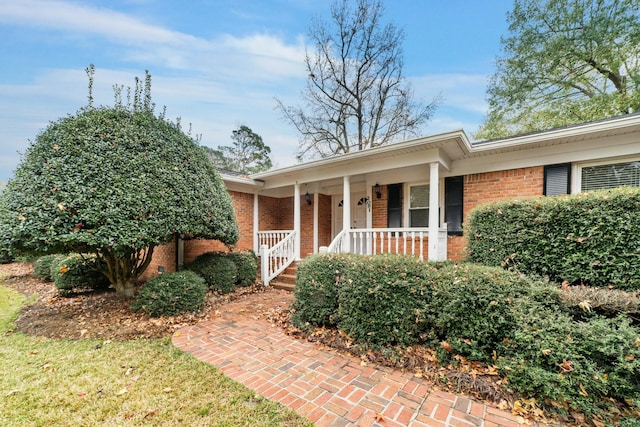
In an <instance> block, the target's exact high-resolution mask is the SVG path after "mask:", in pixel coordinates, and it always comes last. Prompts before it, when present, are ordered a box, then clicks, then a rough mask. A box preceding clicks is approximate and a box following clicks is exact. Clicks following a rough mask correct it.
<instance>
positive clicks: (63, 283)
mask: <svg viewBox="0 0 640 427" xmlns="http://www.w3.org/2000/svg"><path fill="white" fill-rule="evenodd" d="M51 278H52V279H53V282H54V284H55V286H56V288H57V289H58V290H59V291H60V294H61V295H65V296H66V295H69V294H70V293H71V291H72V290H74V289H95V290H104V289H107V288H109V285H110V283H109V279H107V277H106V276H105V275H104V274H102V273H101V272H100V271H98V270H97V268H96V260H95V258H91V257H82V256H80V255H77V254H74V255H68V256H65V257H61V258H60V259H58V262H57V263H52V264H51Z"/></svg>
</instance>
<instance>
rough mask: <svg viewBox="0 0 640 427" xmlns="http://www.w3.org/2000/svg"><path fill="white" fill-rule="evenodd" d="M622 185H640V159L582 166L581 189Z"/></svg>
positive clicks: (599, 188) (602, 188)
mask: <svg viewBox="0 0 640 427" xmlns="http://www.w3.org/2000/svg"><path fill="white" fill-rule="evenodd" d="M621 186H629V187H640V160H636V161H632V162H622V163H613V164H608V165H596V166H583V167H582V172H581V185H580V190H581V191H590V190H604V189H607V188H615V187H621Z"/></svg>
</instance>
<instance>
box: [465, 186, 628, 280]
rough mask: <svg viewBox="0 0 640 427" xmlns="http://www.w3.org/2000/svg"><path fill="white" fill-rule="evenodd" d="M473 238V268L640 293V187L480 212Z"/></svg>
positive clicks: (475, 214) (471, 224) (474, 215)
mask: <svg viewBox="0 0 640 427" xmlns="http://www.w3.org/2000/svg"><path fill="white" fill-rule="evenodd" d="M467 235H468V237H469V239H468V253H469V259H470V260H472V261H474V262H479V263H482V264H487V265H493V266H503V267H507V268H514V269H517V270H519V271H522V272H525V273H533V274H538V275H544V276H548V277H549V278H550V279H551V280H553V281H556V282H562V281H564V280H567V281H568V282H569V283H571V284H586V285H589V286H597V287H608V286H613V287H615V288H618V289H625V290H638V289H640V245H639V244H638V239H637V236H638V235H640V188H618V189H614V190H606V191H594V192H590V193H583V194H579V195H574V196H566V197H544V198H533V199H524V200H515V201H502V202H497V203H491V204H487V205H483V206H479V207H477V208H475V209H474V210H473V211H472V212H471V213H470V214H469V218H468V221H467Z"/></svg>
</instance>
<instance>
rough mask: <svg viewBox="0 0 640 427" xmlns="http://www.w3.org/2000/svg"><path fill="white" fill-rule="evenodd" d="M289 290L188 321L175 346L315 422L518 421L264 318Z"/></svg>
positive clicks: (282, 302)
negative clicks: (194, 322)
mask: <svg viewBox="0 0 640 427" xmlns="http://www.w3.org/2000/svg"><path fill="white" fill-rule="evenodd" d="M291 299H292V295H291V293H288V292H284V291H275V290H273V291H269V292H266V293H264V294H257V295H251V296H248V297H245V298H243V299H242V300H240V301H235V302H232V303H229V304H226V305H225V306H224V307H223V308H221V309H220V310H221V312H220V313H219V316H220V317H218V318H216V319H214V320H211V321H207V322H203V323H200V324H197V325H193V326H189V327H185V328H183V329H181V330H179V331H178V332H176V333H175V334H174V336H173V344H174V345H175V346H177V347H178V348H180V349H182V350H183V351H185V352H188V353H190V354H192V355H193V356H195V357H196V358H198V359H200V360H202V361H204V362H206V363H210V364H212V365H214V366H216V367H217V368H218V369H220V370H221V371H222V372H223V373H224V374H225V375H227V376H228V377H230V378H233V379H234V380H236V381H239V382H241V383H242V384H244V385H245V386H247V387H249V388H250V389H252V390H255V391H256V392H257V393H259V394H261V395H262V396H264V397H266V398H268V399H272V400H275V401H277V402H280V403H281V404H283V405H285V406H287V407H289V408H291V409H293V410H295V411H296V412H298V413H299V414H301V415H302V416H304V417H306V418H308V419H309V420H311V421H312V422H314V423H315V424H316V425H317V426H347V425H357V426H367V427H368V426H387V427H391V426H485V427H495V426H507V427H512V426H518V425H520V424H518V420H517V418H516V417H515V416H513V415H511V413H509V412H505V411H502V410H499V409H497V408H493V407H491V406H487V405H484V404H482V403H479V402H476V401H474V400H472V399H470V398H469V397H464V396H456V395H454V394H451V393H447V392H443V391H434V390H432V389H431V388H430V386H429V384H428V383H426V382H423V381H422V380H420V379H417V378H415V377H414V376H413V375H412V374H411V373H403V372H400V371H396V370H393V369H389V368H384V367H378V366H362V365H361V364H360V359H358V358H356V357H351V356H348V355H344V354H341V353H338V352H336V351H333V350H331V349H328V348H326V347H323V346H320V345H318V344H313V343H310V342H307V341H303V340H299V339H295V338H292V337H290V336H287V335H285V334H284V333H283V331H282V330H281V329H280V328H278V327H276V326H274V325H273V324H272V323H270V322H269V321H267V320H265V319H264V317H265V316H264V315H265V313H266V312H268V310H269V309H270V308H272V307H274V306H276V305H281V306H285V307H286V306H288V304H289V302H290V301H291Z"/></svg>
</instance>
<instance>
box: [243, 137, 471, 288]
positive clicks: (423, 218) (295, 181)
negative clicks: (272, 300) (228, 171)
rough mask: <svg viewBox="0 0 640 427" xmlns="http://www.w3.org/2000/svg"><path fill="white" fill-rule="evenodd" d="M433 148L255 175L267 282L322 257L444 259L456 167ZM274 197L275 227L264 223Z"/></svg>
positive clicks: (259, 249)
mask: <svg viewBox="0 0 640 427" xmlns="http://www.w3.org/2000/svg"><path fill="white" fill-rule="evenodd" d="M428 147H429V148H428V149H425V144H424V141H420V144H416V145H415V146H411V145H410V144H408V145H403V147H394V146H393V145H391V146H386V147H380V148H377V149H374V150H369V151H368V152H358V153H352V154H348V155H344V156H341V157H337V158H333V159H324V160H319V161H315V162H310V163H307V164H302V165H296V166H292V167H290V168H285V169H280V170H278V171H277V172H264V173H260V174H256V175H253V176H252V178H253V180H255V182H257V183H258V187H257V188H256V191H255V193H254V204H253V205H254V212H253V216H254V220H253V224H254V244H253V247H254V250H255V252H256V254H258V255H259V256H260V258H261V263H262V266H261V267H262V268H261V269H262V280H263V282H264V283H265V284H269V282H270V281H272V280H273V279H274V278H275V277H277V276H278V275H279V274H280V273H281V272H282V271H284V270H285V269H286V268H287V267H288V266H289V265H290V264H291V263H293V262H294V261H297V260H300V259H301V258H303V257H306V256H308V255H310V254H315V253H321V252H331V253H358V254H364V255H373V254H381V253H399V254H408V255H413V256H416V257H419V258H420V259H421V260H430V261H442V260H446V259H447V241H448V239H447V222H446V220H447V218H446V217H445V209H444V196H445V188H444V187H445V185H444V183H445V176H446V175H447V173H448V172H449V171H450V161H449V160H448V159H449V156H448V155H447V153H446V151H445V150H444V149H442V148H440V147H434V146H433V145H428ZM269 199H271V200H269ZM273 199H277V207H276V209H277V216H279V218H280V221H279V222H278V225H281V227H276V228H273V225H271V227H270V226H269V225H268V224H266V223H265V221H264V216H265V214H266V216H273V214H274V212H273V211H274V208H273V205H274V203H275V202H274V200H273ZM460 216H461V212H460ZM282 225H286V227H282ZM269 228H271V229H269Z"/></svg>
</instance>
